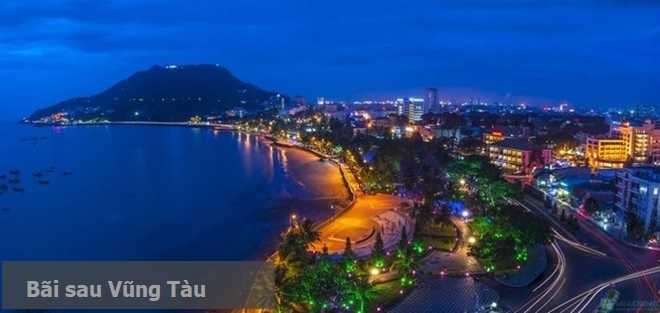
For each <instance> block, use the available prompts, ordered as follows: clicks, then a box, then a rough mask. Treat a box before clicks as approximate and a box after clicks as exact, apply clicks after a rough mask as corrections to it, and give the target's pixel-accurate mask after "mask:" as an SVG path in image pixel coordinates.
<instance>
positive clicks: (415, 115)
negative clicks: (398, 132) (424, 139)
mask: <svg viewBox="0 0 660 313" xmlns="http://www.w3.org/2000/svg"><path fill="white" fill-rule="evenodd" d="M407 103H408V122H409V123H410V124H414V123H416V122H419V121H421V120H422V115H424V99H421V98H408V101H407Z"/></svg>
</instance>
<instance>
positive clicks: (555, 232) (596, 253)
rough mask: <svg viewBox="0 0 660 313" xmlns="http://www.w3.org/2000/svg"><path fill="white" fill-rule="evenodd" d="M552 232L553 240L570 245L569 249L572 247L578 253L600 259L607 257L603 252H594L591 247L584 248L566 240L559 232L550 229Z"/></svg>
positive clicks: (577, 243)
mask: <svg viewBox="0 0 660 313" xmlns="http://www.w3.org/2000/svg"><path fill="white" fill-rule="evenodd" d="M552 232H554V234H555V238H557V239H559V240H561V241H563V242H565V243H566V244H568V245H570V246H571V247H573V248H575V249H578V250H580V251H582V252H586V253H589V254H593V255H596V256H601V257H606V256H607V254H605V253H604V252H601V251H598V250H596V249H594V248H591V247H588V246H585V245H583V244H581V243H579V242H576V241H573V240H570V239H568V238H566V237H564V236H562V235H561V234H560V233H559V232H557V230H556V229H554V228H553V229H552Z"/></svg>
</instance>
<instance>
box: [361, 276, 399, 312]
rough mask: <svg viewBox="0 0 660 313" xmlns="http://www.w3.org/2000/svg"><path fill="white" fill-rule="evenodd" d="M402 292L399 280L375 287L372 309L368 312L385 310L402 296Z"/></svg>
mask: <svg viewBox="0 0 660 313" xmlns="http://www.w3.org/2000/svg"><path fill="white" fill-rule="evenodd" d="M400 290H401V284H400V283H399V280H398V279H395V280H393V281H389V282H385V283H381V284H377V285H374V287H373V292H374V299H373V300H372V301H371V305H370V308H369V310H367V312H373V311H375V310H376V308H377V307H381V308H384V307H386V306H388V305H390V304H392V303H393V302H394V301H396V300H397V299H398V298H399V297H401V296H402V295H401V294H400V293H399V291H400Z"/></svg>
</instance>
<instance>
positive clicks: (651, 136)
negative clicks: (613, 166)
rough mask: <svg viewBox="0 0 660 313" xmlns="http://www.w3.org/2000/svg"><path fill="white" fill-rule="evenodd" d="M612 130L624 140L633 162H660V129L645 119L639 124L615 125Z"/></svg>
mask: <svg viewBox="0 0 660 313" xmlns="http://www.w3.org/2000/svg"><path fill="white" fill-rule="evenodd" d="M613 132H614V133H616V135H617V136H618V137H619V138H621V139H622V140H623V142H624V145H625V148H626V153H627V154H628V156H629V157H630V159H631V160H632V162H633V163H634V164H645V163H657V162H660V129H657V128H656V125H655V123H653V122H651V121H650V120H647V121H646V122H645V123H644V124H643V125H641V126H632V125H630V123H621V124H618V125H615V127H614V129H613Z"/></svg>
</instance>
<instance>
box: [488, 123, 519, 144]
mask: <svg viewBox="0 0 660 313" xmlns="http://www.w3.org/2000/svg"><path fill="white" fill-rule="evenodd" d="M529 134H530V130H529V127H511V126H504V127H497V128H493V129H491V130H490V131H488V132H485V133H484V134H483V142H484V145H486V146H489V145H492V144H494V143H496V142H500V141H502V140H504V139H514V138H520V139H525V138H527V137H528V136H529Z"/></svg>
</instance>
